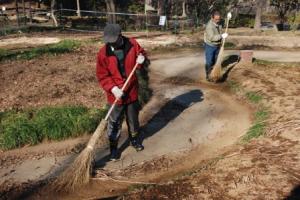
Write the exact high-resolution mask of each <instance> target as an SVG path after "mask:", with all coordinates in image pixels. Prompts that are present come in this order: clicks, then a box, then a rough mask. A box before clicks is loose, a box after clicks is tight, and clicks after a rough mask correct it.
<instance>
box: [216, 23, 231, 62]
mask: <svg viewBox="0 0 300 200" xmlns="http://www.w3.org/2000/svg"><path fill="white" fill-rule="evenodd" d="M228 26H229V18H227V19H226V28H225V33H227V32H228ZM225 40H226V39H225V38H224V39H223V40H222V45H221V48H220V52H219V55H222V53H223V51H224V46H225ZM221 60H222V57H221V56H218V58H217V62H216V63H219V62H221Z"/></svg>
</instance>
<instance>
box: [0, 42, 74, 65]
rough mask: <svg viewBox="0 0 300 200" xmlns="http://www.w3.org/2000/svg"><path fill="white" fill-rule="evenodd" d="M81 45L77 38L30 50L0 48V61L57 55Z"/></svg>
mask: <svg viewBox="0 0 300 200" xmlns="http://www.w3.org/2000/svg"><path fill="white" fill-rule="evenodd" d="M79 46H80V42H78V41H75V40H63V41H61V42H59V43H57V44H51V45H45V46H42V47H35V48H31V49H28V50H18V51H10V50H5V49H0V61H3V60H12V59H25V60H30V59H33V58H36V57H39V56H41V55H44V54H48V55H57V54H62V53H67V52H71V51H73V50H75V49H76V48H78V47H79Z"/></svg>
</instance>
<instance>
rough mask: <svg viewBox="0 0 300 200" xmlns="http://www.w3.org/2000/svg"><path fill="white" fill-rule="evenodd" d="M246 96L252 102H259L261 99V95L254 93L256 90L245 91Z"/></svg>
mask: <svg viewBox="0 0 300 200" xmlns="http://www.w3.org/2000/svg"><path fill="white" fill-rule="evenodd" d="M245 95H246V97H247V99H248V100H249V101H250V102H251V103H254V104H258V103H259V102H261V100H262V99H263V97H262V96H261V95H260V94H258V93H256V92H246V94H245Z"/></svg>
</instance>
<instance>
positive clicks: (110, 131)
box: [107, 101, 140, 142]
mask: <svg viewBox="0 0 300 200" xmlns="http://www.w3.org/2000/svg"><path fill="white" fill-rule="evenodd" d="M139 110H140V105H139V102H138V101H135V102H133V103H131V104H126V105H116V107H115V108H114V110H113V111H112V113H111V115H110V117H109V118H108V125H107V135H108V138H109V140H110V141H111V142H115V141H117V140H118V139H119V137H120V134H121V129H122V123H123V120H124V116H125V117H126V123H127V127H128V133H129V137H137V136H138V133H139V128H140V124H139Z"/></svg>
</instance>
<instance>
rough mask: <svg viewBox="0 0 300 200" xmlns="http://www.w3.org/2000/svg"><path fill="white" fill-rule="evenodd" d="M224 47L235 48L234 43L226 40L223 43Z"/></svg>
mask: <svg viewBox="0 0 300 200" xmlns="http://www.w3.org/2000/svg"><path fill="white" fill-rule="evenodd" d="M224 48H225V49H230V48H231V49H232V48H236V45H235V44H234V43H232V42H226V43H225V45H224Z"/></svg>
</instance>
